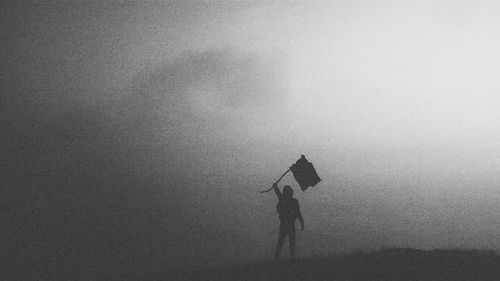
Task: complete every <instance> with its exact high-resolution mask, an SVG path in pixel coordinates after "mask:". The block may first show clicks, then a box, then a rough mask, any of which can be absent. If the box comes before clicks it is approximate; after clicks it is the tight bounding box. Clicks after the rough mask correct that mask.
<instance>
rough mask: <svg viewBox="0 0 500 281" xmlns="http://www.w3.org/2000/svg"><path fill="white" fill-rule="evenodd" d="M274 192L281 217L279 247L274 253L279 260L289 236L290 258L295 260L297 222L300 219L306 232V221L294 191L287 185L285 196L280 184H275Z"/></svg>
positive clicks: (284, 189) (302, 228)
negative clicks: (286, 238) (279, 186)
mask: <svg viewBox="0 0 500 281" xmlns="http://www.w3.org/2000/svg"><path fill="white" fill-rule="evenodd" d="M273 189H274V192H275V193H276V196H278V200H279V201H278V204H277V205H276V209H277V211H278V214H279V217H280V232H279V238H278V245H277V246H276V251H275V252H274V258H275V259H276V260H278V259H279V258H280V254H281V248H283V243H284V242H285V237H286V236H287V235H288V242H289V245H290V258H291V259H295V220H296V219H297V218H298V219H299V221H300V225H301V228H300V230H304V219H303V218H302V214H301V213H300V208H299V202H298V201H297V199H295V198H293V189H292V188H291V187H290V186H288V185H285V186H284V187H283V194H282V193H281V192H280V190H279V189H278V184H277V183H274V184H273Z"/></svg>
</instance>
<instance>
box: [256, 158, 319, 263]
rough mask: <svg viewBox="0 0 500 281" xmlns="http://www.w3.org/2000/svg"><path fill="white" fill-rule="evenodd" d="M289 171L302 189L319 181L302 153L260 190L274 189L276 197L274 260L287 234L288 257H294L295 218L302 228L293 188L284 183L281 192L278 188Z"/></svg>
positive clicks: (278, 254)
mask: <svg viewBox="0 0 500 281" xmlns="http://www.w3.org/2000/svg"><path fill="white" fill-rule="evenodd" d="M290 171H292V173H293V175H294V178H295V180H296V181H297V182H298V183H299V186H300V188H301V189H302V191H304V190H306V189H307V188H308V187H309V186H314V185H316V184H317V183H318V182H320V181H321V179H320V178H319V177H318V174H317V173H316V170H315V169H314V167H313V166H312V164H311V163H310V162H308V161H307V160H306V158H305V156H304V155H302V156H301V158H300V159H299V160H297V162H296V163H295V164H293V165H292V166H291V167H290V169H288V170H287V171H286V172H285V173H284V174H283V175H281V177H280V178H279V179H278V180H277V181H276V182H275V183H273V185H272V187H271V188H270V189H268V190H265V191H262V192H261V193H265V192H268V191H270V190H271V189H274V192H275V193H276V196H277V197H278V203H277V205H276V210H277V213H278V214H279V219H280V228H279V236H278V244H277V245H276V249H275V252H274V258H275V259H276V260H279V258H280V254H281V249H282V248H283V243H284V241H285V238H286V237H287V236H288V242H289V247H290V258H291V259H292V260H294V259H295V221H296V220H297V219H298V220H299V222H300V225H301V227H300V230H304V218H303V217H302V214H301V212H300V207H299V202H298V201H297V199H295V198H293V189H292V188H291V187H290V186H289V185H285V186H284V187H283V192H281V191H280V190H279V188H278V182H279V181H280V180H281V179H282V178H283V177H284V176H285V175H286V174H287V173H288V172H290Z"/></svg>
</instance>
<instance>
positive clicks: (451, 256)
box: [169, 248, 500, 281]
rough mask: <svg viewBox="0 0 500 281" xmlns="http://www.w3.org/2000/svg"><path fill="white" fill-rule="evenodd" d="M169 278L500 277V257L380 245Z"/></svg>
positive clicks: (357, 280) (476, 280)
mask: <svg viewBox="0 0 500 281" xmlns="http://www.w3.org/2000/svg"><path fill="white" fill-rule="evenodd" d="M169 280H186V281H195V280H214V281H215V280H232V281H237V280H273V281H274V280H288V281H293V280H311V281H320V280H338V281H341V280H352V281H362V280H376V281H382V280H398V281H410V280H425V281H435V280H436V281H437V280H449V281H460V280H471V281H487V280H500V256H499V255H498V254H496V253H494V252H490V251H476V250H431V251H422V250H415V249H409V248H399V249H384V250H380V251H377V252H373V253H353V254H348V255H345V256H340V257H324V258H311V259H301V260H297V261H293V262H292V261H281V262H278V263H260V264H253V265H247V266H233V267H226V268H219V269H214V270H208V271H196V272H178V273H176V274H174V275H173V276H170V278H169Z"/></svg>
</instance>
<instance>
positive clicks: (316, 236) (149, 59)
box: [0, 1, 500, 280]
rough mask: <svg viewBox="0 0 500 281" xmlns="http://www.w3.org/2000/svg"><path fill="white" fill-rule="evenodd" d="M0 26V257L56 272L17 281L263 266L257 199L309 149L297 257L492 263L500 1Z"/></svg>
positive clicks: (339, 5) (207, 10) (133, 9)
mask: <svg viewBox="0 0 500 281" xmlns="http://www.w3.org/2000/svg"><path fill="white" fill-rule="evenodd" d="M0 11H1V12H0V21H1V22H0V31H1V36H2V47H1V50H2V52H1V57H2V61H3V63H2V64H1V66H0V67H1V70H2V75H1V76H0V83H1V85H2V86H1V87H2V98H1V99H2V102H1V104H0V110H1V111H0V117H1V118H0V120H1V121H0V124H1V128H0V129H1V131H0V134H1V136H2V138H1V139H0V144H1V147H2V155H4V156H3V157H2V160H1V161H2V162H0V163H1V165H2V172H1V174H0V180H1V181H0V184H1V185H2V186H4V187H6V188H2V190H6V191H5V192H6V193H5V194H3V192H4V191H2V193H1V196H0V209H1V210H2V216H4V217H5V218H6V220H5V221H6V223H5V224H6V226H7V227H6V228H4V227H2V229H7V232H8V235H9V237H10V238H8V239H7V240H5V241H2V243H5V245H6V246H7V248H8V252H9V253H12V255H14V253H17V255H18V256H19V258H17V259H16V260H14V261H12V263H13V264H14V267H13V268H16V266H17V268H25V267H26V264H27V263H30V259H36V260H44V262H45V264H44V263H41V264H40V263H30V264H32V266H31V268H30V269H31V271H30V270H26V272H27V273H26V274H25V275H22V276H21V275H19V274H18V273H17V272H18V271H15V270H14V271H13V272H7V273H6V274H10V275H11V276H13V278H14V277H16V278H14V279H17V277H23V278H25V279H23V280H29V279H30V278H31V277H32V278H35V277H36V276H37V274H36V272H37V269H39V268H46V267H47V265H49V267H50V266H53V267H54V268H66V269H64V270H63V269H60V271H58V272H59V274H60V276H63V277H64V276H66V275H68V276H71V274H70V273H71V272H75V271H76V272H80V273H81V276H83V277H86V278H97V277H98V276H104V275H106V274H111V273H110V272H122V273H123V272H125V273H123V274H138V276H142V275H141V274H143V272H150V273H151V272H159V271H162V270H167V269H178V268H186V267H187V266H191V265H194V266H197V267H206V266H213V265H217V264H224V263H235V262H236V263H242V262H248V261H255V260H263V259H269V258H270V256H271V253H272V251H273V247H274V244H275V242H276V239H277V227H278V219H277V217H276V216H275V204H276V199H275V198H274V197H273V195H272V194H271V193H268V194H265V195H262V194H259V193H258V192H259V191H260V190H262V189H266V188H268V187H269V186H270V185H271V184H272V182H273V181H274V180H275V179H276V178H277V177H278V176H279V175H280V174H281V173H282V172H284V171H285V170H286V169H287V168H288V167H289V166H290V165H291V164H292V163H293V162H294V161H295V160H297V159H298V158H299V157H300V155H301V154H304V155H306V156H307V157H308V159H309V160H310V161H311V162H312V163H313V164H314V165H315V167H316V169H317V171H318V174H319V175H320V177H321V178H322V179H323V181H322V182H321V183H320V184H319V185H318V186H316V187H314V188H311V189H310V190H307V192H304V193H301V192H299V189H298V186H297V184H296V183H295V182H294V181H293V180H292V178H291V177H286V178H285V179H284V181H283V184H285V183H288V184H291V185H292V187H294V189H295V191H296V197H297V198H298V200H299V202H300V204H301V209H302V212H303V215H304V218H305V220H306V230H305V231H304V232H300V233H299V234H298V241H297V243H298V253H300V255H301V256H311V255H318V254H325V253H341V252H346V251H352V250H356V249H367V250H369V249H377V248H380V247H390V246H401V247H415V248H421V249H429V248H449V247H466V248H490V249H499V248H500V239H499V237H500V216H499V215H498V214H500V190H499V188H498V182H499V180H500V173H499V171H500V145H499V143H500V126H498V125H497V124H498V121H500V113H499V112H500V111H499V110H498V108H499V107H500V96H499V95H498V93H497V92H498V91H499V90H500V79H499V78H500V77H499V75H500V56H499V54H500V53H499V51H498V50H500V32H499V31H500V4H497V3H495V2H487V1H484V2H482V1H478V2H459V1H456V2H455V1H450V2H445V1H442V2H439V3H435V2H433V1H401V2H393V1H387V2H384V1H359V2H358V1H352V2H347V1H342V2H333V1H332V2H319V1H318V2H314V4H310V3H307V2H289V1H282V2H211V1H208V2H184V1H182V2H163V1H151V2H148V1H144V2H140V3H134V2H127V1H116V2H112V1H106V2H105V3H100V2H97V1H82V2H71V3H70V2H52V3H50V2H49V3H45V2H44V3H37V4H35V3H32V4H28V3H24V4H13V2H12V3H10V4H8V3H2V4H0ZM54 237H55V238H54ZM26 241H31V242H29V243H31V244H29V243H28V244H29V245H30V246H26V245H27V242H26ZM68 256H71V257H73V258H72V259H69V260H68V258H67V257H68ZM117 257H119V258H117ZM138 261H142V262H143V263H144V264H141V265H138ZM94 263H95V264H94ZM33 264H35V265H33ZM62 264H63V265H65V266H61V265H62ZM82 264H83V265H82ZM96 265H99V266H100V267H99V270H100V271H96V272H94V273H92V274H91V275H89V276H87V275H85V274H90V273H88V271H86V270H85V266H88V267H90V268H92V267H95V266H96ZM124 268H126V270H124ZM65 270H66V271H65ZM86 272H87V273H86ZM30 274H31V275H30ZM65 274H66V275H65ZM151 274H152V273H151ZM47 276H48V275H47ZM83 277H82V278H83ZM82 280H83V279H82Z"/></svg>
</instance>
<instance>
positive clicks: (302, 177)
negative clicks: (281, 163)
mask: <svg viewBox="0 0 500 281" xmlns="http://www.w3.org/2000/svg"><path fill="white" fill-rule="evenodd" d="M290 170H291V171H292V174H293V177H294V178H295V180H296V181H297V183H298V184H299V186H300V189H302V191H304V190H306V189H307V188H308V187H310V186H315V185H316V184H318V182H320V181H321V179H320V178H319V176H318V174H317V173H316V170H315V169H314V167H313V165H312V163H311V162H309V161H307V159H306V157H305V156H304V155H302V156H301V157H300V159H299V160H297V162H295V164H293V165H292V167H290Z"/></svg>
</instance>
